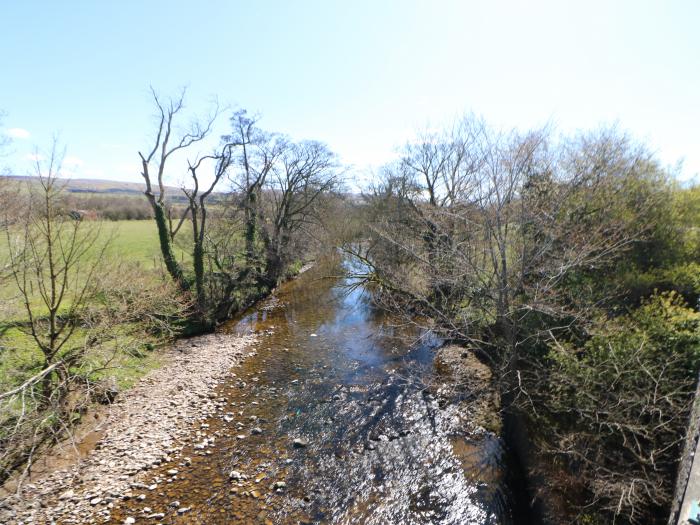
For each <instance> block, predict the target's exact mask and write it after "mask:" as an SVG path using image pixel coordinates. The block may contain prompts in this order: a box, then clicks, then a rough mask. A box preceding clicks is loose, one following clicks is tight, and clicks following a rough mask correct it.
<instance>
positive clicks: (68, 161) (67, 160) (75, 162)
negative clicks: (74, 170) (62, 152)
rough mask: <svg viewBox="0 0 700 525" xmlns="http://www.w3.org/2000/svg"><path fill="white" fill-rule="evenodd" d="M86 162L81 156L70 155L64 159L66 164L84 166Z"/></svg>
mask: <svg viewBox="0 0 700 525" xmlns="http://www.w3.org/2000/svg"><path fill="white" fill-rule="evenodd" d="M83 164H85V162H84V161H83V159H81V158H80V157H71V156H70V155H69V156H67V157H66V158H64V159H63V165H64V166H76V167H77V166H82V165H83Z"/></svg>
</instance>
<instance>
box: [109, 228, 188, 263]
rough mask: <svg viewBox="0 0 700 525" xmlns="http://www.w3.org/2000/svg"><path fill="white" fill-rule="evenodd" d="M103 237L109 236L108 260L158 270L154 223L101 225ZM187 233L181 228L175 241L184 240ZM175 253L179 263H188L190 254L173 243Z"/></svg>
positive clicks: (160, 260) (159, 256)
mask: <svg viewBox="0 0 700 525" xmlns="http://www.w3.org/2000/svg"><path fill="white" fill-rule="evenodd" d="M101 228H102V231H103V236H104V237H105V238H108V237H110V236H111V241H110V246H109V248H108V250H107V256H108V258H109V259H124V260H127V261H129V262H133V263H137V264H139V265H143V267H144V268H147V269H160V268H161V264H162V259H161V255H160V245H159V244H158V231H157V230H156V225H155V222H154V221H114V222H103V223H101ZM188 234H189V232H188V231H187V229H186V227H185V226H183V227H182V229H181V230H180V232H179V233H178V235H177V237H176V241H177V240H179V239H184V237H185V236H186V235H188ZM186 240H189V239H186ZM174 248H175V253H176V255H177V257H178V259H179V260H180V261H184V262H188V261H189V260H190V258H191V256H190V254H189V253H187V252H185V251H184V250H183V249H181V248H180V246H179V245H178V243H177V242H175V246H174Z"/></svg>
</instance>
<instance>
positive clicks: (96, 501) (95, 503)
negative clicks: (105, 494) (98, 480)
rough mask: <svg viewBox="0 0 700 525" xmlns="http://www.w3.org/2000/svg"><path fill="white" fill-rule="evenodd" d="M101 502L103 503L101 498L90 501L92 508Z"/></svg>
mask: <svg viewBox="0 0 700 525" xmlns="http://www.w3.org/2000/svg"><path fill="white" fill-rule="evenodd" d="M101 501H102V498H99V497H98V498H92V499H91V500H90V505H92V506H95V505H98V504H99V503H100V502H101Z"/></svg>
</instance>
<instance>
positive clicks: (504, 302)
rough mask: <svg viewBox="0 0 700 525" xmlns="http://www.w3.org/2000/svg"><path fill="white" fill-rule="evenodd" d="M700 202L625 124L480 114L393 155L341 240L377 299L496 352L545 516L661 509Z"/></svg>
mask: <svg viewBox="0 0 700 525" xmlns="http://www.w3.org/2000/svg"><path fill="white" fill-rule="evenodd" d="M697 204H698V201H697V190H696V189H684V188H681V187H679V186H678V185H677V183H675V182H674V180H673V177H672V174H671V173H669V171H668V170H667V169H665V168H664V167H663V166H661V165H660V163H659V162H658V161H657V160H656V159H655V158H654V155H653V154H652V153H651V152H650V150H649V149H648V148H646V147H645V146H644V145H643V144H639V143H637V142H635V141H634V140H633V139H631V138H630V137H628V136H627V135H625V134H624V133H622V132H620V131H619V130H617V129H615V128H612V129H605V128H604V129H599V130H594V131H592V132H586V133H580V134H576V135H574V136H559V135H557V134H555V133H554V132H552V131H551V130H548V129H540V130H532V131H528V132H516V131H513V132H501V131H498V130H494V129H493V128H491V127H489V126H488V125H487V124H486V123H485V122H484V121H482V120H481V119H479V118H476V117H473V116H467V117H466V118H464V119H463V120H462V121H460V122H459V123H457V124H456V125H455V126H453V127H451V128H449V129H447V130H444V131H442V132H430V133H424V134H421V135H419V136H417V137H416V139H415V140H414V141H412V142H409V143H408V144H407V145H406V146H405V148H404V149H403V151H402V155H401V158H400V159H399V160H397V161H396V162H394V163H392V164H390V165H388V166H386V167H385V168H384V170H383V171H382V172H381V174H380V176H379V178H378V180H377V181H376V182H375V183H374V184H373V185H372V186H371V187H370V188H369V189H368V191H367V192H366V194H365V195H364V202H363V204H362V207H363V209H364V210H365V213H366V216H367V217H368V223H367V229H366V231H367V234H366V235H365V236H364V237H363V239H362V242H359V243H354V244H352V245H348V246H347V247H346V250H347V251H348V252H349V253H350V254H352V255H353V256H354V257H356V258H358V259H360V260H361V261H362V262H363V263H364V264H365V267H366V268H367V269H368V270H367V272H366V273H365V274H364V275H361V276H359V277H361V278H363V279H364V280H365V282H367V283H368V284H371V285H372V286H373V287H374V289H375V290H376V291H377V293H376V297H377V300H378V302H379V304H380V305H381V306H383V307H384V308H387V309H390V310H393V311H396V312H399V313H403V314H404V315H406V314H407V315H408V317H409V318H410V319H413V320H415V319H417V318H419V319H428V320H430V323H429V324H430V327H431V328H432V329H433V330H435V331H437V332H440V333H441V334H442V335H443V336H444V337H445V338H447V339H449V340H453V341H456V342H459V343H461V344H463V345H465V346H467V347H469V348H471V349H473V350H474V351H475V352H477V353H478V355H479V356H481V358H482V359H483V360H485V362H487V363H489V364H490V366H491V368H492V370H493V371H494V373H495V377H496V378H497V381H498V384H499V388H500V392H501V397H502V406H503V410H504V418H505V419H506V420H507V421H511V422H512V421H516V422H519V423H522V422H524V424H518V425H516V426H515V428H518V429H519V430H518V432H520V433H522V432H527V435H528V436H529V448H528V452H527V455H528V456H529V457H527V458H523V459H526V467H528V468H529V471H530V476H531V481H532V488H533V494H532V496H533V497H535V498H536V499H537V500H538V501H539V504H540V506H541V508H542V512H543V514H544V517H545V520H546V521H548V522H552V523H561V522H577V523H611V522H616V523H662V522H663V523H665V522H666V520H667V519H668V509H669V506H670V501H671V498H672V496H673V487H674V480H675V473H676V468H677V465H678V461H679V456H680V452H681V449H682V444H683V440H684V438H685V432H686V428H687V423H688V416H689V412H690V406H691V402H692V394H693V392H694V389H695V382H696V378H697V373H698V366H699V365H700V344H699V343H700V339H699V336H700V331H699V329H700V325H699V324H698V323H699V321H700V317H698V314H697V312H696V310H695V306H696V305H697V300H698V292H700V286H699V285H700V281H698V279H697V275H698V273H697V271H696V270H697V261H698V255H700V251H699V250H700V244H698V236H697V231H696V225H697V222H696V218H697ZM511 426H512V425H511ZM516 441H520V442H521V443H522V442H523V441H524V440H523V436H522V435H521V436H518V438H517V440H516ZM521 452H522V450H521Z"/></svg>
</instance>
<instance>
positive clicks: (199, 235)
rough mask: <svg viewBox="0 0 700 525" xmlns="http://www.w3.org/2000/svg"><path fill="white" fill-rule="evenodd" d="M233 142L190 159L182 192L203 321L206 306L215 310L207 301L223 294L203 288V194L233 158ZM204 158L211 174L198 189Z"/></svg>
mask: <svg viewBox="0 0 700 525" xmlns="http://www.w3.org/2000/svg"><path fill="white" fill-rule="evenodd" d="M237 146H238V144H237V143H231V142H230V143H226V144H224V145H223V146H222V147H221V149H220V150H219V151H218V152H215V153H214V154H212V155H207V156H204V157H201V158H200V159H198V160H197V161H196V162H194V163H189V168H188V169H189V172H190V176H191V178H192V182H193V185H194V186H193V188H191V189H187V188H183V190H182V191H183V192H184V193H185V195H186V196H187V200H188V202H189V206H188V209H189V210H190V216H191V219H192V246H193V250H192V259H193V266H194V278H195V290H196V297H197V305H198V308H199V312H200V316H202V318H203V320H204V321H206V322H210V320H208V317H209V313H208V312H209V310H211V309H213V310H218V306H217V305H216V304H211V303H212V302H214V303H215V302H216V301H217V300H225V299H224V298H219V299H213V298H208V297H207V295H206V291H205V255H206V254H205V248H206V240H207V218H208V213H207V204H208V203H207V198H208V197H209V196H210V195H211V193H212V192H213V191H214V188H215V187H216V185H217V184H218V183H219V181H220V180H221V179H222V178H224V176H225V175H226V173H227V171H228V169H229V167H230V166H231V163H232V162H233V151H234V148H235V147H237ZM206 161H210V162H213V163H214V174H213V177H212V181H211V183H210V184H209V185H208V187H206V188H205V189H204V191H201V190H200V175H199V173H198V170H199V169H200V167H201V166H202V164H203V163H204V162H206ZM221 269H222V270H223V268H221Z"/></svg>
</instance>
